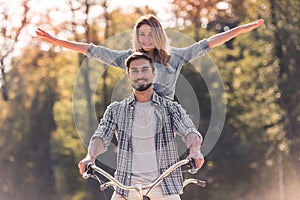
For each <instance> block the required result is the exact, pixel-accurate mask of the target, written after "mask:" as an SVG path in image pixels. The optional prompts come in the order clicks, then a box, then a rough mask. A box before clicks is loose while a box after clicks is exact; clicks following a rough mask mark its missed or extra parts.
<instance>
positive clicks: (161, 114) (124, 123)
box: [91, 92, 202, 197]
mask: <svg viewBox="0 0 300 200" xmlns="http://www.w3.org/2000/svg"><path fill="white" fill-rule="evenodd" d="M152 102H153V104H154V106H155V109H154V114H155V121H156V136H155V139H156V144H155V149H156V155H157V161H158V169H159V171H160V173H163V172H164V171H165V170H166V169H167V168H168V167H170V166H171V165H172V164H174V163H175V162H177V161H178V160H179V156H178V151H177V146H176V141H175V134H174V132H175V131H176V133H178V134H179V135H181V136H182V137H183V139H185V137H186V136H187V135H188V134H189V133H196V134H197V135H199V137H202V136H201V134H200V133H199V132H198V131H197V130H196V129H195V127H194V124H193V122H192V121H191V120H190V118H189V117H188V115H187V114H186V111H185V110H184V109H183V108H182V107H181V106H180V105H179V104H178V103H176V102H173V101H171V100H168V99H166V98H163V97H160V96H159V95H157V94H156V93H155V92H154V93H153V96H152ZM134 109H135V97H134V94H132V95H131V96H130V97H129V98H126V99H124V100H123V101H121V102H113V103H112V104H111V105H110V106H109V107H108V108H107V110H106V112H105V113H104V116H103V118H102V119H101V121H100V124H99V126H98V128H97V130H96V131H95V133H94V135H93V137H92V138H91V140H92V139H94V138H95V137H99V138H101V139H102V140H103V142H104V147H105V149H106V150H107V147H108V146H109V144H110V142H111V139H112V138H113V134H115V133H116V136H117V140H118V156H117V169H116V172H115V178H116V179H117V180H118V181H120V182H121V183H122V184H124V185H130V182H131V170H132V125H133V118H134ZM201 139H202V138H201ZM182 183H183V179H182V173H181V169H180V168H179V169H176V170H175V171H174V172H172V173H171V174H170V175H169V176H168V177H166V178H165V179H164V181H163V182H162V183H161V186H162V190H163V193H164V194H165V195H172V194H181V193H182ZM117 193H119V194H120V195H122V196H125V197H128V191H124V190H122V189H120V188H118V187H117Z"/></svg>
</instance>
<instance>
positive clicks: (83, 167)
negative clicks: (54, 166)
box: [78, 155, 96, 174]
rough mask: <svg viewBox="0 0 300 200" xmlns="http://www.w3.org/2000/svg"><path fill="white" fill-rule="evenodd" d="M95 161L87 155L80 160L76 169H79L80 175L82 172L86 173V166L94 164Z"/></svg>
mask: <svg viewBox="0 0 300 200" xmlns="http://www.w3.org/2000/svg"><path fill="white" fill-rule="evenodd" d="M95 160H96V158H95V157H94V156H91V155H87V156H86V157H85V158H84V159H82V160H81V161H80V162H79V163H78V168H79V172H80V174H84V172H85V171H86V166H87V164H89V163H93V164H95Z"/></svg>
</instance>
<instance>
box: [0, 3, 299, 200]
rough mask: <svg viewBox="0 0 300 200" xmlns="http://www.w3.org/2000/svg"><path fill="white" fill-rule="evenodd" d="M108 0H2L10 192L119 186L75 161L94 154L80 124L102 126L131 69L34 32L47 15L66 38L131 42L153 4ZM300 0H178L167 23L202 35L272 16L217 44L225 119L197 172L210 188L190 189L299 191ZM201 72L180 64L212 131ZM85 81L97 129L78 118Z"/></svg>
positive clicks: (1, 114) (58, 192)
mask: <svg viewBox="0 0 300 200" xmlns="http://www.w3.org/2000/svg"><path fill="white" fill-rule="evenodd" d="M108 2H109V1H104V0H94V1H87V0H86V1H70V0H65V1H61V3H60V5H59V6H56V7H54V8H53V7H52V8H49V7H43V8H42V10H41V8H40V7H39V6H38V5H39V2H37V1H34V0H32V1H22V2H17V1H16V2H14V3H13V4H12V5H13V6H12V5H9V4H7V3H5V2H1V3H0V4H1V6H0V9H1V14H0V19H1V25H0V28H1V38H0V43H1V46H2V50H1V75H0V86H1V93H2V96H1V100H0V167H1V179H0V199H3V200H8V199H10V200H11V199H14V200H27V199H28V200H29V199H31V200H34V199H41V198H43V199H49V200H51V199H74V200H77V199H78V200H79V199H109V195H110V194H111V192H106V193H104V192H100V191H98V189H97V185H96V183H95V182H94V181H86V180H83V179H82V178H81V176H80V175H79V173H78V170H77V163H78V161H80V159H82V158H83V156H84V155H85V153H86V148H85V145H86V141H83V140H84V139H82V135H81V132H83V133H85V134H86V135H87V138H88V137H89V136H90V134H92V132H93V130H94V129H95V128H96V126H97V123H95V121H93V119H92V117H93V116H91V114H90V113H92V112H93V111H94V110H96V113H97V117H98V118H100V117H101V116H102V114H103V112H104V110H105V108H106V106H107V105H108V104H109V103H110V101H111V99H112V94H113V93H114V89H115V87H116V83H117V82H118V81H119V80H120V79H122V78H123V77H124V72H123V71H122V70H120V69H117V68H115V67H112V66H109V67H108V66H104V65H102V64H101V63H100V62H97V61H93V60H87V59H85V57H84V55H79V54H77V53H74V52H72V51H68V50H63V49H61V48H59V47H54V46H51V45H49V44H46V43H44V42H42V41H40V40H37V39H36V38H33V37H32V36H31V35H30V33H31V32H33V31H34V28H35V27H37V26H40V27H42V28H44V29H46V30H48V31H51V33H53V34H55V35H56V36H58V37H61V38H68V39H70V40H76V41H81V42H88V43H91V42H92V43H95V44H101V45H106V46H109V47H112V48H114V49H118V48H119V47H124V46H125V47H128V48H130V47H131V38H130V37H131V32H130V31H131V30H132V28H133V25H134V22H135V21H136V19H137V18H138V17H139V16H141V15H143V14H146V13H154V14H155V11H154V10H151V9H150V8H149V7H142V8H136V9H135V10H134V11H133V12H130V13H128V12H127V13H126V12H123V11H122V10H121V9H116V10H109V9H108ZM299 4H300V3H299V1H297V0H284V1H279V0H259V1H253V0H239V1H227V0H224V1H218V0H215V1H204V0H199V1H191V0H181V1H177V0H173V1H170V7H172V8H173V9H171V10H170V11H169V12H170V15H171V16H172V17H170V20H171V19H172V20H173V21H172V22H173V24H174V26H170V27H167V29H168V30H169V31H171V30H174V31H179V32H180V33H182V34H184V35H186V36H188V37H190V38H192V39H194V40H196V41H198V40H201V39H203V38H208V37H210V36H212V35H213V34H216V33H219V32H223V31H226V30H228V29H230V28H233V27H235V26H237V25H239V24H243V23H248V22H251V21H254V20H256V19H259V18H263V19H264V20H265V24H264V25H263V26H262V27H260V28H259V29H257V30H254V31H252V32H251V33H247V34H244V35H241V36H239V37H237V38H235V39H233V40H231V41H228V42H227V43H226V44H225V45H222V46H220V47H217V48H215V49H213V50H212V51H211V52H210V53H209V56H210V58H211V59H212V60H213V62H214V63H215V64H216V65H217V66H218V69H219V72H220V74H221V76H222V80H223V82H224V87H225V91H226V108H227V115H226V121H225V125H224V128H223V131H222V135H221V137H220V139H219V141H218V143H217V145H216V146H215V147H214V149H213V150H212V152H210V153H209V154H208V155H207V157H206V163H205V166H204V167H203V169H202V170H200V172H199V173H198V174H197V176H199V177H200V178H203V179H206V180H207V181H208V187H207V188H204V189H198V188H197V187H195V186H188V187H187V188H186V189H185V193H184V195H183V196H182V198H183V199H212V200H213V199H216V200H217V199H223V200H226V199H228V200H229V199H246V200H247V199H253V198H256V199H260V200H269V199H274V200H276V199H278V200H284V199H286V200H294V199H297V197H299V190H297V188H299V186H300V155H299V152H300V149H299V147H300V144H299V143H300V139H299V138H300V137H299V136H300V135H299V134H300V133H299V131H298V130H299V124H300V123H299V121H300V113H299V112H300V108H299V100H300V99H299V97H300V93H299V84H298V77H299V65H300V60H299V56H298V55H299V51H300V35H299V34H300V31H299V18H300V16H299V15H298V13H299V9H300V5H299ZM286 7H288V8H289V9H285V8H286ZM118 34H124V36H123V35H122V38H124V39H123V40H122V41H120V40H114V39H115V38H114V36H115V35H118ZM171 39H172V38H171ZM199 66H200V67H201V63H199ZM99 69H100V71H101V73H100V74H99ZM79 71H80V72H81V73H79ZM195 73H198V72H195V71H193V68H192V67H189V65H187V66H185V67H184V68H183V70H182V74H183V75H184V76H185V77H186V78H187V79H188V80H189V82H190V84H191V85H192V86H193V88H194V90H195V93H197V94H199V97H198V98H201V99H199V101H200V102H201V105H200V108H201V119H200V122H199V123H200V124H201V127H200V128H201V132H202V133H203V134H204V135H205V133H206V132H205V131H206V130H207V127H208V124H209V120H210V114H211V113H210V112H211V110H210V108H209V106H210V104H211V102H210V96H209V92H208V90H207V86H206V85H205V82H204V81H203V80H202V79H201V76H200V78H199V76H198V77H197V76H195ZM78 76H82V77H79V78H78ZM76 80H77V81H78V82H77V84H79V85H80V86H82V90H81V91H79V94H80V96H79V98H78V100H79V101H78V105H79V106H80V108H81V109H80V112H81V114H82V113H84V114H85V116H87V117H86V118H85V119H83V123H85V124H88V126H86V127H87V129H79V130H78V127H76V124H74V121H73V116H74V117H76V111H75V113H74V112H73V110H72V109H73V107H72V106H74V105H72V103H74V102H72V98H74V96H73V95H74V94H73V89H74V86H75V85H74V84H75V81H76ZM95 82H96V83H97V84H96V87H95V86H94V85H95ZM121 85H122V84H121ZM94 94H95V95H94ZM76 105H77V104H76ZM87 138H86V139H87ZM99 164H101V163H99ZM103 167H107V166H103ZM107 170H111V169H109V168H107Z"/></svg>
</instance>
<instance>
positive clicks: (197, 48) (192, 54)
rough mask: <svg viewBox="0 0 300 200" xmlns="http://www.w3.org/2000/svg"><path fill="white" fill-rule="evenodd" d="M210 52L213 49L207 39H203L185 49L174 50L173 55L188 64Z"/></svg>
mask: <svg viewBox="0 0 300 200" xmlns="http://www.w3.org/2000/svg"><path fill="white" fill-rule="evenodd" d="M210 50H211V48H210V47H209V44H208V41H207V39H203V40H200V41H198V42H195V43H193V44H192V45H190V46H188V47H185V48H173V49H172V53H173V54H175V55H176V56H175V57H177V58H180V59H182V60H183V62H184V63H187V62H189V61H191V60H193V59H195V58H197V57H199V56H203V55H205V54H206V53H208V52H209V51H210Z"/></svg>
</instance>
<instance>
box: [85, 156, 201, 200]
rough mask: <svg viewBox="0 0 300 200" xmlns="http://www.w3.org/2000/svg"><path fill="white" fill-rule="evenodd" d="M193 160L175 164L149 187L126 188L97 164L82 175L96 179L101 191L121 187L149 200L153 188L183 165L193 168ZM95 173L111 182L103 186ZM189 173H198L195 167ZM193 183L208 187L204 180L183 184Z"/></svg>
mask: <svg viewBox="0 0 300 200" xmlns="http://www.w3.org/2000/svg"><path fill="white" fill-rule="evenodd" d="M193 162H194V161H193V160H191V159H184V160H181V161H178V162H177V163H175V164H173V165H172V166H170V167H169V168H168V169H167V170H166V171H165V172H164V173H162V174H161V175H160V176H159V177H158V178H156V179H155V180H154V181H153V182H152V183H150V184H148V185H141V184H136V185H131V186H126V185H123V184H122V183H120V182H119V181H118V180H116V179H115V178H114V177H113V176H111V175H110V174H109V173H107V172H106V171H104V170H103V169H101V168H99V167H97V166H96V165H95V164H92V163H90V164H88V165H87V170H86V172H85V173H84V174H83V175H82V177H83V178H84V179H88V178H90V177H92V178H94V179H96V180H97V181H98V182H99V184H100V190H105V189H106V188H108V187H113V188H115V187H116V186H117V187H120V188H121V189H124V190H135V191H137V192H138V194H139V198H140V199H141V200H142V199H144V200H145V199H146V200H147V199H149V200H150V198H149V197H147V194H148V193H149V192H150V190H151V189H152V188H154V187H155V186H157V185H158V184H160V183H161V182H162V181H163V179H164V178H166V177H167V176H168V175H169V174H170V173H172V172H173V171H174V170H175V169H177V168H179V167H181V166H182V165H186V164H190V165H191V166H194V164H193ZM94 172H98V173H99V174H101V175H103V176H104V177H105V178H107V179H108V180H109V182H106V183H104V184H102V181H101V180H100V179H99V178H98V176H97V175H95V174H94ZM188 172H189V173H192V174H193V173H196V170H195V168H194V167H192V169H189V170H188ZM190 183H193V184H196V185H198V186H201V187H205V186H206V182H205V181H203V180H199V179H193V178H190V179H186V180H185V181H184V183H183V187H185V186H186V185H188V184H190ZM147 189H148V191H147V192H146V194H145V195H144V196H143V194H142V190H147Z"/></svg>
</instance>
